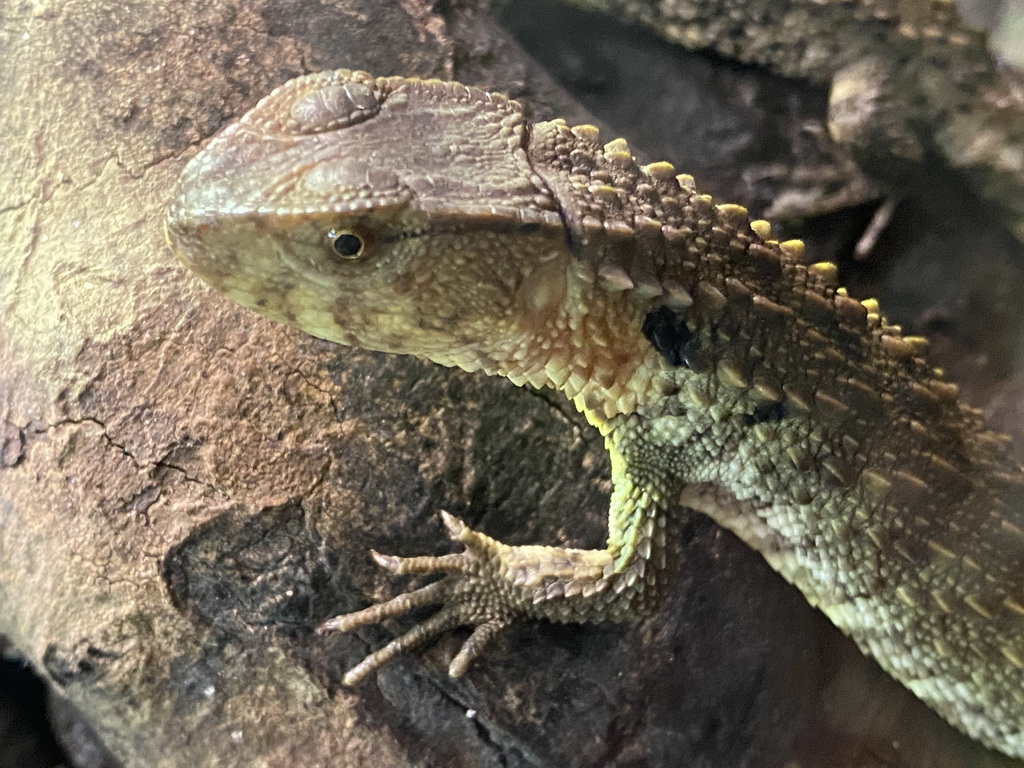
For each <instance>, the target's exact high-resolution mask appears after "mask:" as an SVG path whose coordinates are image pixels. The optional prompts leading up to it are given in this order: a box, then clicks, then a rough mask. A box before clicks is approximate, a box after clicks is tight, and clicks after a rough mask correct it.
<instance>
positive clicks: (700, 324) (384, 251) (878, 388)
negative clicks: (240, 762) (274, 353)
mask: <svg viewBox="0 0 1024 768" xmlns="http://www.w3.org/2000/svg"><path fill="white" fill-rule="evenodd" d="M167 232H168V238H169V241H170V243H171V245H172V248H173V249H174V251H175V252H176V253H177V255H178V256H179V258H181V259H182V261H183V262H184V263H186V264H187V265H188V266H189V267H190V268H192V269H193V270H195V271H196V272H197V273H198V274H199V275H200V276H201V277H202V278H203V279H204V280H205V281H207V282H208V283H209V284H210V285H212V286H213V287H215V288H216V289H218V290H220V291H222V292H224V293H226V294H227V295H228V296H230V297H231V298H233V299H234V300H236V301H238V302H239V303H241V304H243V305H245V306H248V307H251V308H253V309H255V310H257V311H259V312H261V313H263V314H265V315H266V316H268V317H270V318H271V319H274V320H277V321H280V322H284V323H288V324H291V325H294V326H297V327H299V328H301V329H303V330H305V331H308V332H309V333H312V334H313V335H315V336H318V337H321V338H325V339H330V340H333V341H336V342H338V343H341V344H347V345H357V346H360V347H364V348H367V349H376V350H383V351H388V352H394V353H402V354H413V355H418V356H421V357H426V358H429V359H431V360H434V361H435V362H438V363H441V364H443V365H449V366H459V367H461V368H464V369H466V370H469V371H474V370H481V371H484V372H486V373H489V374H496V375H504V376H507V377H508V378H509V379H511V380H512V381H513V382H515V383H516V384H525V383H529V384H531V385H533V386H538V387H539V386H550V387H553V388H555V389H558V390H560V391H562V392H563V393H564V394H565V395H566V396H567V397H568V398H570V399H571V400H572V401H573V402H574V403H575V404H576V406H577V407H578V408H579V409H580V410H581V411H582V412H583V413H584V414H585V415H586V417H587V419H588V420H589V421H590V422H591V423H592V424H593V425H595V426H596V427H597V428H598V429H599V430H600V431H601V433H602V434H603V435H604V437H605V442H606V445H607V447H608V450H609V452H610V454H611V466H612V480H613V486H614V489H613V492H612V497H611V504H610V511H609V534H608V542H607V546H606V548H605V549H602V550H579V549H567V548H562V547H544V546H518V547H512V546H506V545H504V544H502V543H500V542H498V541H495V540H493V539H491V538H489V537H487V536H485V535H483V534H480V533H478V532H476V531H473V530H471V529H470V528H468V527H467V526H466V525H465V524H463V523H461V522H460V521H458V520H455V519H454V518H451V517H449V516H447V515H445V516H444V519H445V522H446V524H447V526H448V528H449V531H450V533H451V535H452V537H453V539H455V540H457V541H459V542H460V543H462V544H463V545H464V547H465V550H464V551H463V552H461V553H458V554H450V555H446V556H442V557H416V558H398V557H390V556H383V555H378V554H376V553H374V557H375V559H376V560H377V562H378V563H379V564H380V565H382V566H383V567H385V568H387V569H389V570H391V571H394V572H396V573H428V574H445V576H444V578H442V579H441V580H439V581H436V582H434V583H432V584H430V585H428V586H426V587H424V588H422V589H420V590H416V591H414V592H410V593H407V594H403V595H399V596H398V597H396V598H394V599H393V600H391V601H388V602H386V603H382V604H380V605H375V606H372V607H370V608H367V609H365V610H363V611H359V612H356V613H354V614H349V615H347V616H339V617H336V618H334V619H331V620H329V621H327V622H326V623H325V624H324V625H322V627H321V629H322V630H325V631H326V630H335V629H340V630H349V629H352V628H354V627H357V626H361V625H363V624H368V623H376V622H379V621H382V620H384V619H386V618H389V617H394V616H398V615H401V614H403V613H405V612H406V611H408V610H410V609H412V608H416V607H419V606H423V605H428V604H430V605H434V604H440V605H441V608H440V609H439V611H438V612H437V613H436V614H435V615H434V616H433V617H431V618H430V619H428V620H426V621H425V622H423V623H422V624H420V625H418V626H416V627H414V628H413V629H412V630H410V632H409V633H408V634H406V635H404V636H402V637H400V638H398V639H397V640H395V641H393V642H392V643H391V644H389V645H388V646H386V647H385V648H383V649H381V650H379V651H376V652H375V653H373V654H371V655H370V656H369V657H367V659H365V660H364V661H363V662H362V663H360V664H359V665H357V666H356V667H355V668H353V669H352V670H351V671H350V672H349V673H348V675H347V676H346V682H350V683H352V682H355V681H357V680H359V679H360V678H362V677H364V676H365V675H367V674H369V673H370V672H372V671H373V670H374V669H376V668H377V667H379V666H380V665H382V664H384V663H385V662H387V661H388V660H389V659H390V658H392V657H393V656H394V655H396V654H397V653H400V652H402V651H406V650H410V649H412V648H415V647H417V646H419V645H421V644H422V643H424V642H426V641H428V640H430V639H431V638H433V637H436V636H437V635H438V634H440V633H441V632H444V631H446V630H448V629H450V628H452V627H454V626H458V625H471V626H473V627H474V631H473V633H472V635H471V636H470V638H469V639H468V640H467V641H466V643H465V644H464V646H463V648H462V650H461V651H460V653H459V654H458V655H457V656H456V658H455V659H454V660H453V662H452V664H451V668H450V671H451V673H452V674H455V675H457V674H461V673H462V672H463V671H464V670H465V668H466V666H467V665H468V664H469V663H470V662H471V661H472V660H473V658H475V657H476V656H478V655H479V653H480V652H481V650H482V649H483V647H484V646H485V645H486V644H487V642H488V641H489V640H491V639H492V638H493V637H494V636H495V635H496V634H498V633H499V632H500V631H501V629H503V628H504V627H507V626H508V625H510V624H511V623H513V622H515V621H517V620H519V619H521V618H524V617H525V618H548V619H552V620H555V621H589V620H612V621H617V620H627V619H630V618H634V617H636V616H637V615H639V614H642V613H643V612H646V611H649V610H651V608H652V607H653V606H654V605H655V604H656V600H657V597H658V594H659V592H661V591H663V589H664V588H665V587H666V584H665V576H664V574H665V573H666V572H667V570H668V568H667V566H669V565H670V564H671V563H672V562H673V560H674V558H676V557H677V555H678V551H679V548H678V545H677V535H678V532H677V511H676V510H678V508H679V507H680V506H687V507H691V508H693V509H696V510H698V511H701V512H703V513H705V514H708V515H710V516H711V517H712V518H714V519H715V520H716V521H718V522H719V523H721V524H722V525H724V526H726V527H728V528H729V529H731V530H732V531H734V532H735V533H736V534H737V535H738V536H739V537H740V538H742V539H743V540H744V541H746V542H747V543H748V544H750V545H751V546H752V547H754V548H756V549H757V550H758V551H759V552H761V554H762V555H763V556H764V557H765V559H766V560H767V561H768V562H769V563H770V564H771V565H772V566H773V567H774V568H775V569H776V570H777V571H779V572H780V573H781V574H782V575H783V576H784V577H785V578H786V579H787V580H789V581H790V582H792V583H793V584H794V585H796V586H797V587H798V588H799V589H800V590H801V591H802V592H803V593H804V595H805V596H806V597H807V599H808V600H809V601H810V602H811V603H812V604H814V605H816V606H817V607H819V608H820V609H821V610H822V611H824V612H825V613H826V614H827V615H828V616H829V617H830V618H831V620H832V621H833V622H834V623H835V624H836V625H837V626H839V627H840V628H841V629H842V630H843V631H844V632H845V633H847V634H848V635H850V636H851V637H852V638H853V639H854V640H855V641H856V642H857V643H858V645H859V646H860V647H861V648H862V649H863V650H865V651H866V652H867V653H869V654H871V655H872V656H873V657H874V658H876V659H877V660H878V661H879V663H880V664H881V665H882V666H883V667H884V668H885V669H886V670H887V671H888V672H889V673H890V674H892V675H893V676H894V677H895V678H896V679H898V680H900V681H901V682H902V683H903V684H904V685H906V686H907V687H908V688H910V689H911V690H912V691H913V692H914V693H915V694H916V695H918V696H919V697H920V698H921V699H923V700H924V701H925V702H927V703H928V704H929V705H930V706H932V707H933V708H934V709H935V710H937V711H938V712H939V713H940V714H941V715H942V716H943V717H945V718H946V719H947V720H948V721H949V722H950V723H952V724H953V725H955V726H956V727H957V728H960V729H961V730H963V731H964V732H966V733H967V734H969V735H971V736H973V737H975V738H977V739H979V740H980V741H982V742H984V743H985V744H987V745H989V746H992V747H995V748H997V749H1000V750H1002V751H1003V752H1005V753H1007V754H1009V755H1012V756H1016V757H1022V756H1024V506H1022V505H1024V473H1022V472H1021V469H1020V467H1019V466H1017V465H1016V464H1015V463H1014V462H1013V461H1012V460H1011V459H1010V458H1009V456H1008V454H1007V445H1006V441H1005V439H1003V438H1001V437H999V436H997V435H994V434H992V433H990V432H987V431H986V430H985V428H984V425H983V423H982V421H981V418H980V415H979V414H978V413H977V412H976V411H974V410H972V409H970V408H967V407H965V406H963V405H961V404H959V402H958V401H957V394H956V387H955V386H954V385H952V384H950V383H948V382H946V381H944V380H943V379H942V377H941V376H940V375H939V374H938V373H937V372H936V371H935V370H933V369H932V368H930V367H929V366H928V364H927V362H926V361H925V359H924V357H923V352H924V347H925V343H924V341H923V340H922V339H919V338H916V337H908V336H904V335H902V334H901V332H900V330H899V328H897V327H895V326H892V325H890V324H889V323H888V322H887V321H886V320H885V318H884V316H883V315H882V314H881V313H880V312H879V309H878V306H877V303H876V302H874V301H871V300H867V301H863V302H861V301H857V300H855V299H853V298H851V297H849V296H848V295H847V293H846V291H845V290H844V289H842V288H841V287H839V286H838V285H837V283H836V271H835V267H834V266H832V265H831V264H814V265H807V264H804V263H803V261H802V259H801V255H802V245H801V244H800V243H799V242H797V241H789V242H778V241H776V240H774V239H772V237H771V232H770V227H769V226H768V224H767V223H766V222H763V221H753V222H752V221H750V220H749V218H748V217H747V214H746V211H745V210H744V209H743V208H741V207H740V206H735V205H715V204H714V203H713V201H712V200H711V199H710V198H709V197H708V196H706V195H701V194H700V193H699V192H697V191H696V190H695V189H693V184H692V179H690V178H689V177H686V176H678V175H677V174H676V172H675V170H674V169H673V168H672V167H671V166H670V165H669V164H667V163H653V164H650V165H647V166H643V167H640V166H638V165H637V163H636V161H635V160H634V158H633V156H632V154H631V153H630V151H629V148H628V146H627V145H626V143H625V142H624V141H622V140H615V141H612V142H610V143H607V144H602V142H601V140H600V138H599V136H598V132H597V129H595V128H593V127H592V126H577V127H570V126H568V125H567V124H566V123H564V122H563V121H560V120H555V121H549V122H543V123H537V124H532V125H531V124H529V123H527V121H526V120H525V119H524V117H523V114H522V110H521V108H520V106H519V105H518V104H517V103H516V102H514V101H510V100H508V99H506V98H504V97H502V96H500V95H497V94H491V93H487V92H484V91H481V90H478V89H474V88H466V87H464V86H462V85H459V84H457V83H443V82H439V81H420V80H408V79H403V78H398V77H392V78H374V77H372V76H370V75H367V74H366V73H359V72H350V71H347V70H339V71H335V72H323V73H319V74H315V75H310V76H306V77H301V78H297V79H296V80H293V81H291V82H290V83H288V84H286V85H284V86H282V87H281V88H279V89H278V90H277V91H275V92H274V93H272V94H271V95H270V96H268V97H267V98H265V99H264V100H263V101H261V102H260V104H259V105H257V106H256V107H255V108H254V109H253V110H252V111H251V112H249V113H248V114H247V115H246V116H245V117H243V118H242V119H241V120H240V121H239V122H237V123H235V124H234V125H232V126H230V127H228V128H227V129H226V130H225V131H224V132H223V133H222V134H221V135H220V136H219V137H217V138H215V139H214V140H213V141H212V142H211V143H210V144H209V145H208V147H207V148H206V149H204V150H203V151H202V152H201V153H200V154H199V155H198V156H197V157H196V158H194V159H193V160H192V161H191V162H190V163H189V165H188V167H187V168H186V170H185V171H184V173H183V175H182V177H181V180H180V182H179V187H178V189H177V192H176V195H175V199H174V202H173V204H172V206H171V208H170V211H169V214H168V219H167Z"/></svg>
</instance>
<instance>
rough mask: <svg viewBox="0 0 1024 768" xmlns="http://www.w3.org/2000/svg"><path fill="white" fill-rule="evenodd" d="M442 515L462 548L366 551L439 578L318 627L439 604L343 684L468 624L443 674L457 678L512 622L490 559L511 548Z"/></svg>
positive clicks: (391, 567) (336, 627)
mask: <svg viewBox="0 0 1024 768" xmlns="http://www.w3.org/2000/svg"><path fill="white" fill-rule="evenodd" d="M441 519H442V520H443V521H444V524H445V527H446V528H447V529H448V534H449V536H450V537H451V538H452V540H453V541H457V542H459V543H461V544H463V545H464V546H465V551H463V552H460V553H457V554H451V555H442V556H440V557H430V556H425V557H396V556H393V555H382V554H380V553H379V552H376V551H374V550H371V554H372V556H373V560H374V562H376V563H377V565H379V566H380V567H381V568H384V569H385V570H388V571H391V573H394V574H396V575H408V574H428V575H430V574H446V575H445V576H444V578H442V579H441V580H440V581H435V582H433V583H432V584H428V585H427V586H425V587H421V588H420V589H416V590H413V591H412V592H407V593H405V594H401V595H398V596H397V597H394V598H392V599H391V600H388V601H386V602H383V603H378V604H377V605H372V606H370V607H369V608H364V609H363V610H360V611H355V612H353V613H348V614H344V615H341V616H335V617H334V618H332V619H328V620H327V621H325V622H324V623H322V624H321V625H320V626H318V627H317V629H316V631H317V633H318V634H325V633H327V632H332V631H340V632H348V631H351V630H353V629H356V628H357V627H362V626H366V625H369V624H378V623H380V622H382V621H384V620H386V619H391V618H395V617H396V616H401V615H402V614H405V613H407V612H409V611H411V610H413V609H415V608H420V607H422V606H427V605H437V604H442V608H441V609H440V610H439V611H438V612H437V613H435V614H434V615H433V616H431V617H430V618H429V619H427V620H425V621H423V622H422V623H420V624H417V625H416V626H414V627H413V628H412V629H410V630H409V631H408V632H406V633H405V634H404V635H401V636H400V637H397V638H395V639H394V640H392V641H391V642H390V643H388V644H387V645H386V646H384V647H383V648H381V649H379V650H377V651H374V652H373V653H371V654H370V655H369V656H367V657H366V658H365V659H363V660H362V661H361V662H359V663H358V664H356V665H355V666H354V667H352V669H350V670H349V671H348V672H347V673H345V676H344V678H343V679H342V680H343V682H344V683H345V685H356V684H357V683H359V682H360V681H361V680H363V679H364V678H365V677H367V676H368V675H370V674H372V673H373V672H375V671H376V670H378V669H379V668H380V667H382V666H383V665H384V664H386V663H388V662H389V661H391V660H392V659H393V658H395V657H396V656H398V655H399V654H401V653H407V652H410V651H414V650H416V649H418V648H420V647H422V646H424V645H425V644H427V643H429V642H430V641H432V640H435V639H437V638H438V637H440V636H441V635H442V634H444V633H445V632H447V631H449V630H451V629H454V628H455V627H459V626H466V625H471V626H474V627H475V628H474V630H473V633H472V634H471V635H470V636H469V638H468V639H467V640H466V642H464V643H463V644H462V648H461V649H460V650H459V652H458V654H457V655H456V656H455V658H454V659H452V662H451V664H450V665H449V667H448V674H450V675H451V676H452V677H459V676H460V675H462V674H463V673H464V672H465V671H466V669H467V668H468V667H469V665H470V663H471V662H472V661H473V660H474V659H476V658H477V657H478V656H479V655H480V654H481V653H482V652H483V650H484V648H485V647H486V646H487V644H488V643H490V641H491V640H493V639H494V638H495V637H496V636H497V635H498V634H499V633H500V632H501V631H502V630H503V629H505V628H506V627H508V626H510V625H511V624H513V623H514V622H515V620H516V618H517V612H516V611H515V610H514V609H513V608H512V606H511V605H509V601H507V600H502V599H501V595H499V594H495V591H494V587H495V578H494V571H495V565H496V562H495V561H496V560H499V559H500V552H501V550H509V549H513V548H510V547H506V546H505V545H503V544H501V543H500V542H497V541H495V540H494V539H491V538H490V537H488V536H485V535H483V534H480V533H477V532H476V531H474V530H472V529H471V528H470V527H469V526H467V525H466V524H465V523H463V522H462V521H461V520H459V519H457V518H455V517H453V516H452V515H450V514H448V513H447V512H441ZM499 581H500V579H499Z"/></svg>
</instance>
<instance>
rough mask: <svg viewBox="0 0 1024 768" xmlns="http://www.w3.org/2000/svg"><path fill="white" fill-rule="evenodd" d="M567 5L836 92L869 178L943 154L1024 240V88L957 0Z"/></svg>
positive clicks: (836, 125) (832, 112)
mask: <svg viewBox="0 0 1024 768" xmlns="http://www.w3.org/2000/svg"><path fill="white" fill-rule="evenodd" d="M567 2H570V3H571V4H573V5H578V6H580V7H583V8H588V9H591V10H597V11H603V12H605V13H608V14H610V15H612V16H614V17H615V18H618V19H626V20H630V21H634V22H637V23H640V24H644V25H645V26H648V27H650V28H651V29H652V30H654V31H655V32H656V33H657V34H659V35H661V36H662V37H664V38H666V39H667V40H670V41H672V42H674V43H678V44H680V45H684V46H686V47H687V48H710V49H713V50H715V51H716V52H718V53H719V54H721V55H722V56H726V57H729V58H732V59H737V60H739V61H744V62H749V63H752V64H757V65H759V66H763V67H766V68H769V69H771V70H773V71H775V72H777V73H779V74H782V75H785V76H787V77H799V78H802V79H805V80H810V81H812V82H816V83H821V84H823V85H827V86H829V87H830V104H829V125H830V128H831V132H832V135H833V136H834V138H836V139H837V140H838V141H839V142H841V143H843V144H847V145H849V146H850V147H851V148H852V149H853V150H854V152H855V154H856V155H857V157H858V158H859V159H860V160H861V162H862V163H864V164H865V167H866V170H868V172H869V173H872V174H874V175H876V176H878V177H880V178H882V179H889V180H891V179H892V177H893V175H895V176H897V177H899V176H900V175H903V174H905V173H906V172H907V171H908V170H909V169H910V168H914V167H916V164H918V163H920V162H921V161H922V160H931V159H932V158H940V159H941V161H942V162H943V163H944V164H946V165H948V166H949V167H951V168H955V169H957V170H958V171H959V172H961V173H962V174H963V176H964V177H965V178H967V179H969V180H970V182H971V183H972V185H973V187H974V189H975V191H976V192H977V193H978V195H980V196H981V197H982V198H983V199H985V200H987V201H988V202H989V203H990V204H991V205H992V208H993V209H994V210H995V211H997V212H999V213H1000V214H1002V215H1003V217H1004V219H1005V220H1006V222H1007V224H1008V226H1009V228H1010V229H1011V231H1013V232H1014V234H1015V235H1016V237H1017V238H1018V239H1019V240H1021V241H1024V83H1022V82H1021V80H1020V79H1019V78H1017V77H1014V75H1013V74H1012V73H1010V72H1008V71H1005V69H1004V68H1001V67H1000V65H999V63H998V62H997V61H996V59H995V57H994V56H993V55H992V54H991V52H990V51H989V49H988V46H987V44H986V40H985V35H984V34H982V33H980V32H977V31H975V30H972V29H970V28H969V27H967V26H966V25H964V23H963V22H962V21H961V19H960V17H959V15H958V14H957V9H956V4H955V3H954V1H953V0H567Z"/></svg>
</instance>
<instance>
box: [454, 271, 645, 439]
mask: <svg viewBox="0 0 1024 768" xmlns="http://www.w3.org/2000/svg"><path fill="white" fill-rule="evenodd" d="M645 312H646V308H645V307H643V306H641V302H640V301H639V300H638V299H637V297H636V296H634V295H632V293H631V292H630V291H608V290H606V289H605V288H604V287H602V286H601V285H600V284H599V282H598V280H596V279H595V276H594V272H593V269H592V268H590V267H589V266H588V265H586V264H583V263H581V262H579V261H577V260H576V259H573V258H572V257H571V256H569V255H567V254H564V255H563V256H562V257H560V258H552V259H550V260H549V261H548V262H544V263H541V264H540V265H539V266H538V267H537V269H535V270H534V271H533V272H532V273H531V274H530V275H528V276H527V277H526V278H525V279H524V280H523V282H522V284H521V285H520V287H519V290H518V291H517V294H516V300H515V302H514V305H513V307H512V310H511V312H510V313H508V316H507V322H506V324H505V327H504V328H503V329H501V330H500V331H499V332H498V333H497V334H495V337H496V338H499V339H503V341H502V342H500V343H498V344H497V345H495V348H493V349H491V350H488V354H487V355H484V356H482V357H481V358H479V359H478V360H477V361H475V362H476V363H477V364H475V365H474V366H473V368H474V369H477V370H478V369H483V370H485V371H486V372H487V373H490V374H497V375H502V376H505V377H506V378H508V379H510V380H511V381H512V382H513V383H514V384H516V385H522V384H527V383H528V384H531V385H533V386H535V387H551V388H553V389H557V390H559V391H560V392H562V393H563V394H564V395H565V396H566V397H568V398H569V399H570V400H572V401H573V403H574V404H575V405H576V407H577V408H578V409H579V410H580V411H582V412H584V413H585V414H586V415H587V418H588V419H589V420H590V421H591V423H592V424H594V425H595V426H597V427H598V428H602V429H603V427H604V424H605V422H606V421H607V420H608V419H611V418H613V417H615V416H618V415H620V414H624V413H631V412H633V411H634V410H635V409H636V407H637V406H638V404H642V403H643V402H645V401H647V400H648V399H649V397H650V393H651V391H652V387H653V386H654V384H655V380H656V379H657V377H658V376H659V375H660V374H662V373H663V369H664V366H663V364H662V360H661V358H660V356H659V355H658V354H657V353H656V352H655V351H654V350H653V348H652V347H651V345H650V343H649V342H648V341H647V339H645V338H644V336H643V334H642V332H641V328H642V325H643V318H644V314H645ZM501 331H503V332H501ZM638 350H648V351H649V352H650V354H638ZM485 361H486V362H485ZM463 367H465V366H463Z"/></svg>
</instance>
